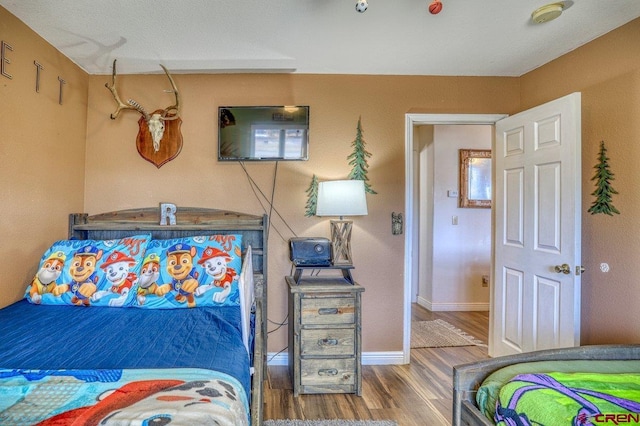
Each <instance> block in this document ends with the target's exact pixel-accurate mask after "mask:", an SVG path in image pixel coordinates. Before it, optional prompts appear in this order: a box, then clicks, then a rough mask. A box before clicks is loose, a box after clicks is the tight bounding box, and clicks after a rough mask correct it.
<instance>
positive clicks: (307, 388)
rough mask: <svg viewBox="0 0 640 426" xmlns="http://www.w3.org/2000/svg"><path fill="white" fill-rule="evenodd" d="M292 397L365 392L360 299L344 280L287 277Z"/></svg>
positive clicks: (358, 289)
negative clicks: (363, 384) (362, 371)
mask: <svg viewBox="0 0 640 426" xmlns="http://www.w3.org/2000/svg"><path fill="white" fill-rule="evenodd" d="M286 281H287V284H288V286H289V372H290V374H291V378H292V380H293V395H294V396H298V395H299V394H301V393H302V394H307V393H308V394H312V393H355V394H356V395H360V394H361V393H362V373H361V361H360V357H361V354H362V343H361V334H360V327H361V325H360V324H361V314H360V298H361V297H360V296H361V294H362V292H363V291H364V288H363V287H361V286H359V285H358V284H356V283H353V284H352V283H350V282H349V281H347V280H346V279H344V278H339V277H320V276H313V277H299V279H298V280H297V281H296V280H294V278H293V277H291V276H288V277H286Z"/></svg>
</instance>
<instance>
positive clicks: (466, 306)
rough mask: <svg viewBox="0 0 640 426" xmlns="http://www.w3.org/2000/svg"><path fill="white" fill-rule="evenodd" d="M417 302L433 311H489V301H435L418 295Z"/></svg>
mask: <svg viewBox="0 0 640 426" xmlns="http://www.w3.org/2000/svg"><path fill="white" fill-rule="evenodd" d="M416 303H417V304H418V305H420V306H422V307H423V308H425V309H428V310H430V311H431V312H438V311H440V312H444V311H488V310H489V302H482V303H433V302H431V301H430V300H427V299H425V298H422V297H420V296H418V298H417V299H416Z"/></svg>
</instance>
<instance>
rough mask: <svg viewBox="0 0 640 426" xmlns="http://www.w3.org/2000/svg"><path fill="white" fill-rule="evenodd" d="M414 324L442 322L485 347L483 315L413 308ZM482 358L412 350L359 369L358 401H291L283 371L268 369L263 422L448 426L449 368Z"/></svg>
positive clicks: (475, 352) (458, 350) (465, 351)
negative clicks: (399, 360)
mask: <svg viewBox="0 0 640 426" xmlns="http://www.w3.org/2000/svg"><path fill="white" fill-rule="evenodd" d="M412 317H413V320H414V321H427V320H434V319H438V318H440V319H443V320H445V321H447V322H449V323H450V324H453V325H454V326H456V327H457V328H459V329H461V330H463V331H465V332H466V333H468V334H470V335H472V336H473V337H475V338H477V339H480V340H482V341H484V342H487V338H488V336H487V334H488V325H489V313H488V312H430V311H428V310H426V309H424V308H422V307H420V306H418V305H414V306H413V309H412ZM484 358H487V348H485V347H480V346H462V347H453V348H422V349H412V350H411V363H410V364H408V365H364V366H363V367H362V396H361V397H358V396H355V395H352V394H330V395H301V396H299V397H297V398H294V397H293V391H292V390H291V381H290V380H289V373H288V371H287V367H285V366H270V367H269V368H268V370H269V371H268V384H267V389H266V390H265V415H264V418H265V420H268V419H307V420H311V419H354V420H396V421H397V422H398V425H400V426H414V425H415V426H424V425H430V426H431V425H433V426H438V425H450V424H451V405H452V391H451V383H452V378H451V376H452V372H453V369H452V368H453V366H454V365H457V364H463V363H467V362H473V361H476V360H479V359H484Z"/></svg>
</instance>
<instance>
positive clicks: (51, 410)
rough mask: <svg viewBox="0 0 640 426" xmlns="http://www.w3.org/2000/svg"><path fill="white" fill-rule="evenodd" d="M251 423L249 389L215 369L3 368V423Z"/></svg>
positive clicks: (0, 415)
mask: <svg viewBox="0 0 640 426" xmlns="http://www.w3.org/2000/svg"><path fill="white" fill-rule="evenodd" d="M169 423H170V424H171V425H198V424H199V425H205V424H217V425H223V426H225V425H228V426H235V425H240V426H242V425H248V424H249V408H248V401H247V398H246V392H245V391H244V390H243V389H242V386H241V385H240V383H239V382H238V381H237V380H235V379H234V378H233V377H231V376H228V375H226V374H223V373H219V372H216V371H212V370H205V369H195V368H185V369H153V370H144V369H142V370H49V371H47V370H7V369H0V424H11V425H40V426H47V425H60V424H82V425H98V424H99V425H124V424H127V425H129V424H139V425H146V424H149V425H151V424H169Z"/></svg>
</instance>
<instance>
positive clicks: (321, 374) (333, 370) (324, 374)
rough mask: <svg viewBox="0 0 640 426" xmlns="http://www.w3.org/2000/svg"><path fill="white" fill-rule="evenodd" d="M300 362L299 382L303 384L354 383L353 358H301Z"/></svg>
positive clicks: (354, 365)
mask: <svg viewBox="0 0 640 426" xmlns="http://www.w3.org/2000/svg"><path fill="white" fill-rule="evenodd" d="M300 363H301V368H300V382H301V384H302V385H303V386H326V385H353V384H355V380H356V379H355V377H356V373H355V371H356V360H355V359H354V358H346V359H344V358H343V359H302V360H300Z"/></svg>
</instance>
